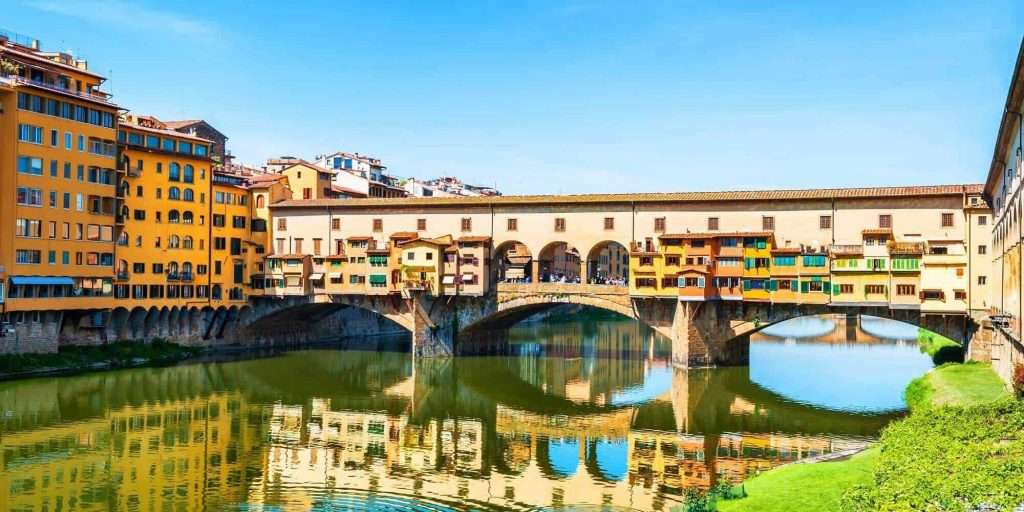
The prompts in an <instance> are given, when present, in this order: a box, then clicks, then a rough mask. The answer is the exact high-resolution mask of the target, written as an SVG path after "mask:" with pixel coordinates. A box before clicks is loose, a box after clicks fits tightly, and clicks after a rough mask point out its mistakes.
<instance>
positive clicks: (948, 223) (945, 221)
mask: <svg viewBox="0 0 1024 512" xmlns="http://www.w3.org/2000/svg"><path fill="white" fill-rule="evenodd" d="M942 227H944V228H951V227H953V214H952V213H943V214H942Z"/></svg>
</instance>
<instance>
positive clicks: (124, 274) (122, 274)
mask: <svg viewBox="0 0 1024 512" xmlns="http://www.w3.org/2000/svg"><path fill="white" fill-rule="evenodd" d="M128 278H129V274H128V271H127V270H119V271H117V274H116V275H115V276H114V279H116V280H118V281H127V280H128Z"/></svg>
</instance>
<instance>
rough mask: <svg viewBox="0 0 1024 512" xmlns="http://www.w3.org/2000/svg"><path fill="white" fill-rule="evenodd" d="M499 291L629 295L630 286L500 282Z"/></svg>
mask: <svg viewBox="0 0 1024 512" xmlns="http://www.w3.org/2000/svg"><path fill="white" fill-rule="evenodd" d="M497 291H498V293H548V294H558V295H574V294H575V295H629V287H628V286H617V285H606V284H583V283H498V285H497Z"/></svg>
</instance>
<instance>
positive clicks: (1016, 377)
mask: <svg viewBox="0 0 1024 512" xmlns="http://www.w3.org/2000/svg"><path fill="white" fill-rule="evenodd" d="M1013 391H1014V392H1015V393H1016V394H1017V396H1024V364H1022V363H1017V365H1016V366H1014V367H1013Z"/></svg>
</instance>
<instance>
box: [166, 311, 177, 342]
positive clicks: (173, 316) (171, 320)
mask: <svg viewBox="0 0 1024 512" xmlns="http://www.w3.org/2000/svg"><path fill="white" fill-rule="evenodd" d="M178 322H179V319H178V306H172V307H171V312H170V315H168V317H167V334H168V335H169V336H177V335H178V334H179V333H180V331H179V330H178Z"/></svg>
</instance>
